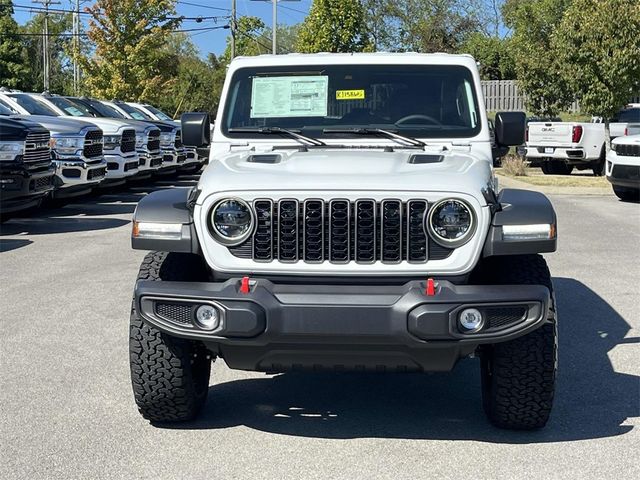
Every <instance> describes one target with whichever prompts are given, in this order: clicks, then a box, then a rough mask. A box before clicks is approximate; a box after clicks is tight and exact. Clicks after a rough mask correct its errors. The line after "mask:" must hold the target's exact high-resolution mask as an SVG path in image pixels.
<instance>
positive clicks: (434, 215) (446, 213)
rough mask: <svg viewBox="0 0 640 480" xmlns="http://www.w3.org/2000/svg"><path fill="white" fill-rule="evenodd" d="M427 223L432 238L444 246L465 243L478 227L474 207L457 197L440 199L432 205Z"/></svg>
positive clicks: (455, 245) (457, 245) (456, 245)
mask: <svg viewBox="0 0 640 480" xmlns="http://www.w3.org/2000/svg"><path fill="white" fill-rule="evenodd" d="M426 223H427V225H426V227H427V231H428V232H429V235H430V236H431V238H433V240H435V241H436V242H437V243H439V244H440V245H442V246H443V247H459V246H461V245H464V244H465V243H467V242H468V241H469V240H470V239H471V237H472V236H473V233H474V231H475V228H476V225H475V223H476V222H475V215H474V214H473V209H472V208H471V207H470V206H469V205H468V204H467V203H466V202H463V201H462V200H458V199H455V198H447V199H444V200H440V201H439V202H438V203H436V204H435V205H434V206H433V207H431V209H429V213H428V215H427V219H426Z"/></svg>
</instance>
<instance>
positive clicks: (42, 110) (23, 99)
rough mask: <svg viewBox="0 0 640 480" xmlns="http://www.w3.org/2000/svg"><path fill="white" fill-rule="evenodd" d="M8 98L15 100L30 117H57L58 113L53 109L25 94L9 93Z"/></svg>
mask: <svg viewBox="0 0 640 480" xmlns="http://www.w3.org/2000/svg"><path fill="white" fill-rule="evenodd" d="M8 96H9V97H11V98H12V99H13V100H15V102H16V103H17V104H18V105H20V106H21V107H22V108H24V109H25V110H26V111H27V112H29V113H30V114H31V115H48V116H50V117H57V116H58V113H57V112H56V111H55V110H54V109H52V108H51V107H48V106H47V105H45V104H44V103H42V102H39V101H38V100H36V99H35V98H33V97H31V96H30V95H27V94H25V93H11V94H8Z"/></svg>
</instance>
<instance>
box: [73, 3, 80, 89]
mask: <svg viewBox="0 0 640 480" xmlns="http://www.w3.org/2000/svg"><path fill="white" fill-rule="evenodd" d="M78 55H80V0H76V8H75V10H74V12H73V93H74V94H76V95H78V93H79V90H80V65H78Z"/></svg>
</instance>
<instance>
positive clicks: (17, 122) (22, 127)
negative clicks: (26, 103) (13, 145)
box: [0, 116, 48, 142]
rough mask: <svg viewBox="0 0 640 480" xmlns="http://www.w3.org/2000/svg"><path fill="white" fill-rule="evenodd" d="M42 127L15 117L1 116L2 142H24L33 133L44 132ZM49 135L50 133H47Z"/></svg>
mask: <svg viewBox="0 0 640 480" xmlns="http://www.w3.org/2000/svg"><path fill="white" fill-rule="evenodd" d="M44 131H45V129H44V128H43V127H42V125H39V124H37V123H33V122H30V121H28V120H23V119H19V118H14V117H11V118H10V117H2V116H0V140H2V141H6V142H10V141H14V140H23V139H24V138H26V136H27V134H29V133H31V132H44ZM47 133H48V132H47Z"/></svg>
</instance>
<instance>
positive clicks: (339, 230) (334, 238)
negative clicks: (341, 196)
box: [329, 200, 351, 263]
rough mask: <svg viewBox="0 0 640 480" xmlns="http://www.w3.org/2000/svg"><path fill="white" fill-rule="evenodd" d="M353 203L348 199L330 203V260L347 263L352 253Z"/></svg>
mask: <svg viewBox="0 0 640 480" xmlns="http://www.w3.org/2000/svg"><path fill="white" fill-rule="evenodd" d="M350 240H351V205H350V203H349V201H347V200H332V201H331V202H330V203H329V261H331V262H334V263H347V262H348V261H349V259H350V253H351V242H350Z"/></svg>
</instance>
